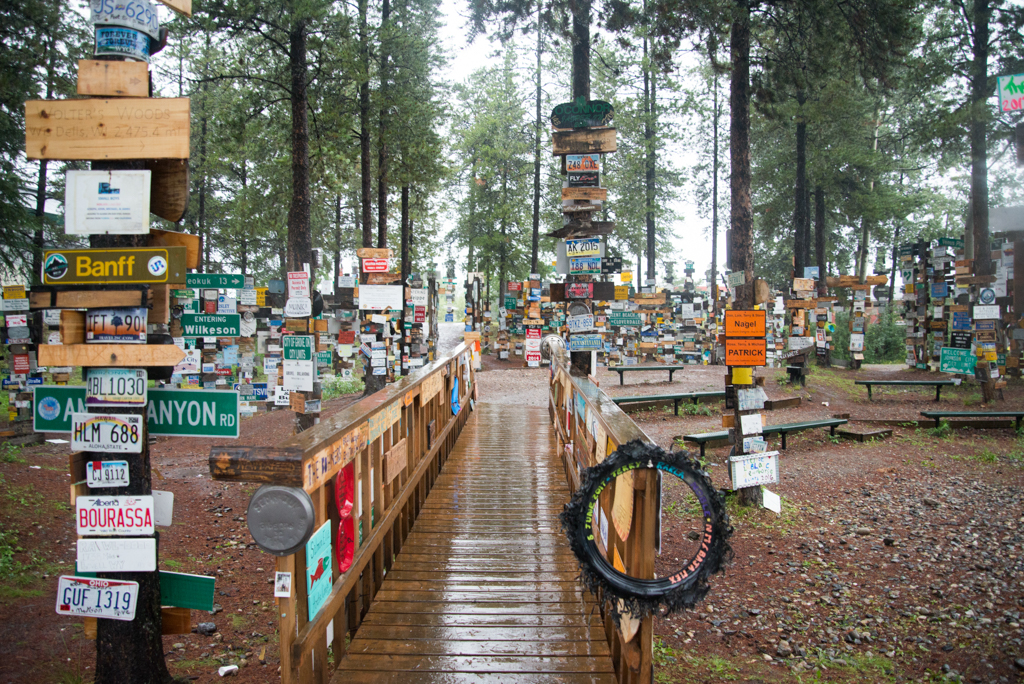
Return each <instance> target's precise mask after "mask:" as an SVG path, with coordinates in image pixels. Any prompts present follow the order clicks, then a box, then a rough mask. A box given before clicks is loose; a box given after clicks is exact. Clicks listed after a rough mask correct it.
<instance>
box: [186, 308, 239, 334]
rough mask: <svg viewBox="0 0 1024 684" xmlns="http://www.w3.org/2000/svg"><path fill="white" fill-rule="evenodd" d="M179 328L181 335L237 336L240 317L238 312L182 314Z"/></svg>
mask: <svg viewBox="0 0 1024 684" xmlns="http://www.w3.org/2000/svg"><path fill="white" fill-rule="evenodd" d="M181 330H182V336H183V337H239V336H240V335H241V334H242V317H241V316H240V315H239V314H195V313H187V314H182V315H181Z"/></svg>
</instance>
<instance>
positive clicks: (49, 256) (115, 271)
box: [26, 2, 191, 684]
mask: <svg viewBox="0 0 1024 684" xmlns="http://www.w3.org/2000/svg"><path fill="white" fill-rule="evenodd" d="M186 5H187V7H186ZM174 8H175V9H176V10H178V11H183V12H190V11H191V8H190V3H188V2H186V3H184V4H182V3H177V2H176V3H175V6H174ZM123 31H124V32H131V33H138V34H140V36H139V38H140V40H137V41H134V44H136V45H140V46H144V45H145V42H146V41H147V40H148V47H146V48H145V49H142V47H140V48H139V49H140V50H142V51H141V52H140V53H138V54H136V55H133V57H134V59H136V60H138V61H142V62H146V61H148V56H149V55H150V54H152V53H153V52H156V51H158V50H159V49H160V48H162V47H163V45H164V43H165V42H166V38H167V29H166V28H161V29H159V31H158V32H157V33H156V35H153V34H152V33H150V34H149V35H148V36H147V35H145V34H144V33H142V32H141V31H138V30H136V29H135V28H125V29H123ZM105 41H106V38H104V37H103V36H101V35H100V34H99V29H97V36H96V50H97V54H98V56H99V60H100V61H104V62H108V64H106V65H105V66H104V67H103V68H102V71H103V74H104V78H102V79H95V80H94V79H91V78H90V79H89V80H90V84H89V86H88V88H87V89H86V90H87V94H88V95H91V96H93V97H94V98H105V97H107V98H108V97H118V96H123V95H126V94H129V93H128V92H125V88H124V85H125V84H126V83H127V84H128V85H129V86H132V85H133V84H134V85H141V84H137V83H134V82H133V79H134V81H137V80H138V79H137V76H133V75H137V74H138V73H139V72H140V71H141V72H142V73H143V74H146V75H147V78H148V72H147V71H146V70H145V69H144V68H143V69H139V67H138V66H137V65H136V64H129V63H128V58H126V57H112V56H105V55H109V54H111V53H104V52H103V47H104V44H105ZM96 67H97V65H96V64H95V63H94V62H88V61H83V62H82V63H80V68H81V69H83V70H84V71H85V72H86V73H87V74H91V73H94V72H95V71H96ZM87 78H88V77H87ZM143 94H144V95H146V96H148V95H150V91H149V89H148V87H147V88H146V91H145V93H143ZM121 102H122V103H123V104H119V105H118V106H121V107H124V108H128V109H134V110H135V111H138V112H140V116H138V117H136V118H137V119H138V120H137V121H136V118H133V119H132V122H131V126H133V127H137V128H135V129H134V130H133V132H132V134H131V135H130V136H129V135H127V134H123V132H121V131H119V130H118V124H114V125H113V128H111V127H104V128H96V127H92V126H82V127H79V128H73V129H71V130H70V131H69V130H67V129H65V130H64V131H63V132H62V133H58V132H57V131H56V130H55V129H56V127H55V126H52V125H49V123H48V122H49V121H50V120H52V118H51V117H50V115H49V113H48V111H49V110H51V109H61V108H63V109H76V110H88V109H95V108H99V109H102V108H104V107H112V106H114V105H113V104H112V103H111V101H110V100H102V99H85V100H67V101H58V102H28V103H26V125H27V128H26V152H27V155H28V156H29V158H33V159H65V160H66V159H84V160H91V161H92V171H94V172H95V171H106V172H108V174H107V183H108V184H109V186H115V185H116V184H119V183H122V182H125V183H127V182H130V181H131V179H141V182H143V183H146V182H147V181H148V182H149V184H150V187H151V184H152V180H151V174H150V172H148V171H147V161H146V159H147V158H160V159H178V160H184V159H187V158H188V151H189V146H188V130H189V123H188V121H189V101H188V99H187V98H177V99H175V100H173V101H170V100H168V101H165V104H164V105H161V104H160V103H161V101H160V100H155V99H151V98H149V97H140V98H135V99H131V100H122V101H121ZM158 107H161V110H160V111H161V114H165V112H166V114H165V116H163V117H156V116H154V115H153V112H154V111H155V110H156V109H157V108H158ZM147 111H148V112H149V115H148V116H147V115H146V112H147ZM80 118H81V117H80ZM157 119H161V120H159V121H157ZM123 125H124V126H127V124H123ZM117 172H131V173H127V174H126V173H121V174H118V173H117ZM135 172H142V173H141V174H139V173H135ZM79 173H87V172H79ZM96 175H97V176H99V175H100V174H96ZM88 178H89V180H88V181H83V182H82V183H81V184H76V183H74V182H72V181H69V187H68V188H67V194H68V195H69V198H68V199H70V200H71V203H72V204H75V205H82V204H88V203H89V201H90V197H91V195H90V188H95V187H96V184H97V182H96V180H94V179H93V177H88ZM183 178H184V177H183ZM184 182H185V183H186V185H187V180H185V181H184ZM165 190H167V191H170V189H165ZM91 192H92V193H93V194H95V192H96V191H95V190H92V191H91ZM101 192H102V190H101ZM184 192H185V194H186V195H187V187H186V188H185V190H184ZM149 194H150V193H149V192H138V191H137V190H134V189H133V190H132V191H131V192H124V193H121V194H120V199H121V201H122V207H121V209H122V210H124V211H126V212H128V213H130V214H132V217H133V218H134V217H135V216H136V215H137V216H140V217H143V218H144V221H139V222H137V223H133V224H132V225H130V226H125V225H117V226H114V227H112V226H109V225H106V226H100V225H97V224H96V223H95V222H90V216H89V215H88V214H87V213H85V214H83V213H80V212H77V211H76V212H71V211H69V216H68V217H67V221H66V225H65V228H66V230H67V232H68V233H69V234H77V235H89V246H90V248H91V250H81V251H79V253H78V254H77V255H76V256H75V257H73V260H74V262H75V263H74V267H73V266H72V264H71V263H70V262H71V261H72V258H69V257H68V256H65V255H63V254H61V253H60V250H53V251H51V252H46V253H45V254H44V263H43V274H42V275H43V282H44V284H46V283H47V278H49V279H50V280H51V281H52V282H51V283H50V284H61V285H63V284H76V283H74V280H75V278H76V277H77V278H79V279H81V278H82V273H83V272H85V271H87V270H88V269H84V268H81V265H82V264H83V263H85V262H86V261H87V262H89V263H93V262H95V263H101V264H103V266H101V267H100V268H99V269H98V270H92V271H89V273H90V276H92V280H90V279H88V278H86V279H85V280H80V281H79V282H78V283H77V284H80V285H82V286H83V287H82V290H83V291H85V290H90V289H91V290H102V291H119V290H138V289H140V287H141V289H142V290H143V291H145V290H149V289H152V290H156V289H158V288H159V287H160V286H161V285H166V284H168V283H177V282H182V281H183V280H184V269H183V268H182V269H181V270H180V272H174V273H172V271H174V270H175V269H174V268H173V265H172V263H171V261H172V260H171V259H170V258H169V250H170V249H171V248H163V249H162V250H160V251H159V253H152V252H147V253H144V252H142V251H141V248H146V247H148V246H149V240H150V235H149V221H148V217H149V212H150V211H151V208H152V207H151V205H142V199H143V198H148V197H149ZM68 204H69V203H68V201H67V200H66V201H65V206H68ZM139 205H141V206H139ZM114 223H117V221H116V219H114ZM140 227H141V230H140ZM174 249H179V250H182V253H184V248H182V247H176V248H174ZM132 250H136V251H132ZM118 252H120V256H118V255H117V253H118ZM111 253H113V254H111ZM108 257H109V258H108ZM136 259H138V260H139V261H140V262H143V261H144V263H136ZM96 273H102V276H101V277H97V276H95V275H94V274H96ZM66 276H69V277H66ZM178 277H180V279H181V280H178ZM147 299H148V298H147ZM143 301H146V300H143ZM51 304H52V303H51ZM84 306H85V307H86V308H88V307H90V306H91V307H92V308H89V310H88V311H87V313H86V315H85V319H86V342H94V343H98V344H99V345H102V344H103V343H104V342H122V343H123V342H127V343H132V344H139V345H146V344H148V345H170V344H172V339H171V337H170V335H169V330H168V326H167V324H168V316H169V312H168V311H167V308H166V307H163V308H162V309H160V310H154V314H156V315H151V314H150V311H149V310H148V309H147V308H144V306H145V305H143V306H140V307H133V308H128V309H124V308H104V309H96V308H95V307H96V304H95V303H94V302H85V303H84ZM143 348H149V349H152V350H153V351H157V350H158V348H157V347H143ZM179 351H180V350H179ZM46 355H47V350H45V346H44V347H42V348H41V349H40V356H41V357H45V356H46ZM141 356H142V357H143V358H145V356H146V355H145V354H142V355H141ZM183 357H184V352H181V354H180V356H179V357H178V359H179V360H180V359H181V358H183ZM41 360H42V358H41ZM122 365H123V364H122ZM140 365H144V366H145V367H141V368H128V369H125V368H122V367H117V368H109V367H89V368H87V369H86V377H85V379H86V387H87V390H86V392H87V394H86V413H76V414H75V415H74V419H73V421H72V445H73V446H74V447H81V446H82V445H85V447H86V448H83V449H82V450H83V451H84V452H85V453H84V456H83V458H84V459H85V460H86V461H87V462H88V461H91V462H92V463H93V464H94V466H93V467H94V469H95V468H97V467H98V466H100V464H102V463H105V462H110V461H120V462H123V463H125V464H126V467H121V466H120V465H118V466H117V467H114V468H112V469H111V470H112V471H116V473H117V475H118V476H117V478H116V479H110V480H108V479H106V478H101V479H99V480H98V482H97V486H93V487H91V488H90V491H89V492H88V493H89V494H90V496H89V497H79V498H78V499H77V501H76V504H77V507H78V508H79V509H80V510H83V511H86V509H88V508H92V507H94V506H97V505H106V506H115V505H116V506H118V507H124V506H133V505H134V506H137V507H138V509H137V510H139V511H140V515H142V516H144V517H148V518H149V519H150V520H149V522H150V524H152V522H153V520H152V518H153V517H154V510H153V506H152V498H151V494H152V481H151V480H152V475H151V468H150V455H149V444H148V434H147V417H146V401H145V395H144V394H143V395H141V396H140V395H139V394H138V393H135V392H132V393H128V392H126V391H124V390H123V389H121V388H123V387H124V386H126V385H128V384H129V383H127V382H125V383H121V384H118V383H117V382H112V381H111V380H112V379H115V378H122V379H124V378H125V377H126V376H130V377H131V378H133V379H134V381H135V382H132V383H130V384H132V385H133V386H134V385H135V384H136V382H138V381H141V383H142V386H145V384H146V380H147V379H164V378H166V377H169V376H170V370H171V369H170V368H169V367H167V366H164V365H159V364H156V363H147V364H140ZM98 415H107V416H110V418H99V417H95V416H98ZM89 446H92V447H95V448H94V449H89V448H87V447H89ZM101 472H102V469H101ZM108 482H109V483H110V485H111V486H103V485H104V484H107V483H108ZM139 497H143V498H142V499H140V498H139ZM140 501H141V502H142V503H141V504H140V503H139V502H140ZM86 512H87V511H86ZM86 518H87V519H88V516H86ZM79 523H80V524H79V529H80V531H81V530H82V525H81V519H79ZM86 529H87V530H92V529H93V528H92V527H86ZM127 533H128V532H126V531H115V532H113V534H115V535H116V534H127ZM106 535H107V537H106V539H105V540H104V543H107V544H111V543H113V544H115V545H116V543H117V537H116V536H115V537H113V538H111V537H110V536H109V535H110V532H109V531H108V532H106ZM147 538H148V539H151V540H152V541H153V543H152V545H148V544H144V543H142V542H143V540H146V539H147ZM132 540H137V541H140V543H141V544H142V546H143V548H144V549H146V551H145V553H143V554H141V555H140V557H139V558H138V559H135V560H134V561H133V562H137V563H139V565H138V566H132V567H127V568H125V567H124V565H125V564H121V565H120V566H119V571H117V572H114V571H112V570H110V569H109V564H108V563H106V562H105V561H104V559H103V558H102V557H99V558H93V559H91V560H90V561H89V563H83V558H81V557H79V559H78V568H79V570H80V571H81V572H89V571H95V572H98V573H99V576H100V577H101V578H103V579H108V580H119V581H123V582H130V583H137V585H138V586H137V596H136V597H135V598H134V606H132V607H133V608H134V613H133V618H132V619H130V620H126V619H123V618H121V619H99V620H98V624H97V626H96V677H95V681H96V682H97V684H108V683H114V682H137V683H139V684H143V683H148V682H152V683H154V684H155V683H161V684H163V683H164V682H170V681H171V676H170V674H169V673H168V671H167V665H166V663H165V661H164V652H163V651H164V649H163V640H162V638H161V634H162V632H163V629H162V616H161V591H160V577H159V573H158V572H157V567H158V557H159V554H158V546H159V534H158V533H155V532H154V533H152V534H150V535H141V536H140V535H135V536H132ZM149 549H152V553H153V557H152V559H150V558H148V557H145V556H147V555H148V551H149ZM98 555H99V556H102V554H98ZM90 563H92V565H91V564H90ZM129 565H130V563H129ZM62 581H64V580H63V579H62ZM58 608H60V606H58ZM67 608H68V609H69V611H71V612H70V613H69V614H75V613H74V612H73V607H72V606H70V605H69V606H67Z"/></svg>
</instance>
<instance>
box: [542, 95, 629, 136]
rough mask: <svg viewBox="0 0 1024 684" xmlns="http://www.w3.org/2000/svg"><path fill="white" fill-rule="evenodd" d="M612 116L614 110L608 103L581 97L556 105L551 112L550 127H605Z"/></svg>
mask: <svg viewBox="0 0 1024 684" xmlns="http://www.w3.org/2000/svg"><path fill="white" fill-rule="evenodd" d="M614 114H615V108H614V107H612V105H611V104H610V103H608V102H605V101H603V100H587V99H586V98H584V97H582V96H581V97H577V98H576V99H575V100H573V101H572V102H563V103H562V104H560V105H556V106H555V108H554V110H552V112H551V125H552V126H554V127H555V128H590V127H591V126H607V125H608V124H609V123H610V122H611V120H612V116H613V115H614Z"/></svg>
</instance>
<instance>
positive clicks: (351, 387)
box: [323, 378, 363, 401]
mask: <svg viewBox="0 0 1024 684" xmlns="http://www.w3.org/2000/svg"><path fill="white" fill-rule="evenodd" d="M362 391H363V381H362V380H342V379H341V378H334V379H333V380H329V381H327V382H326V383H324V391H323V400H324V401H330V400H331V399H337V398H338V397H340V396H343V395H346V394H355V393H356V392H362Z"/></svg>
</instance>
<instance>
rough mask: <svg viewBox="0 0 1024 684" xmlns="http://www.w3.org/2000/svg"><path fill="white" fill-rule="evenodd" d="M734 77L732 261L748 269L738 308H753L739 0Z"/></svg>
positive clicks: (739, 1)
mask: <svg viewBox="0 0 1024 684" xmlns="http://www.w3.org/2000/svg"><path fill="white" fill-rule="evenodd" d="M729 48H730V57H731V61H732V77H731V81H730V93H729V106H730V115H729V118H730V125H729V155H730V158H731V159H730V161H731V166H732V168H731V171H730V176H729V182H730V186H731V190H732V206H731V211H730V214H731V215H730V231H729V265H730V268H731V270H733V271H743V272H744V273H746V283H747V284H745V285H744V286H743V287H742V288H740V291H739V292H737V297H736V305H737V306H736V308H738V309H752V308H754V291H753V286H752V285H751V283H752V282H753V279H754V245H753V241H752V236H751V232H752V229H753V223H754V221H753V210H752V208H751V204H750V7H749V6H748V4H747V0H736V5H735V14H734V18H733V23H732V29H731V32H730V36H729Z"/></svg>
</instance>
